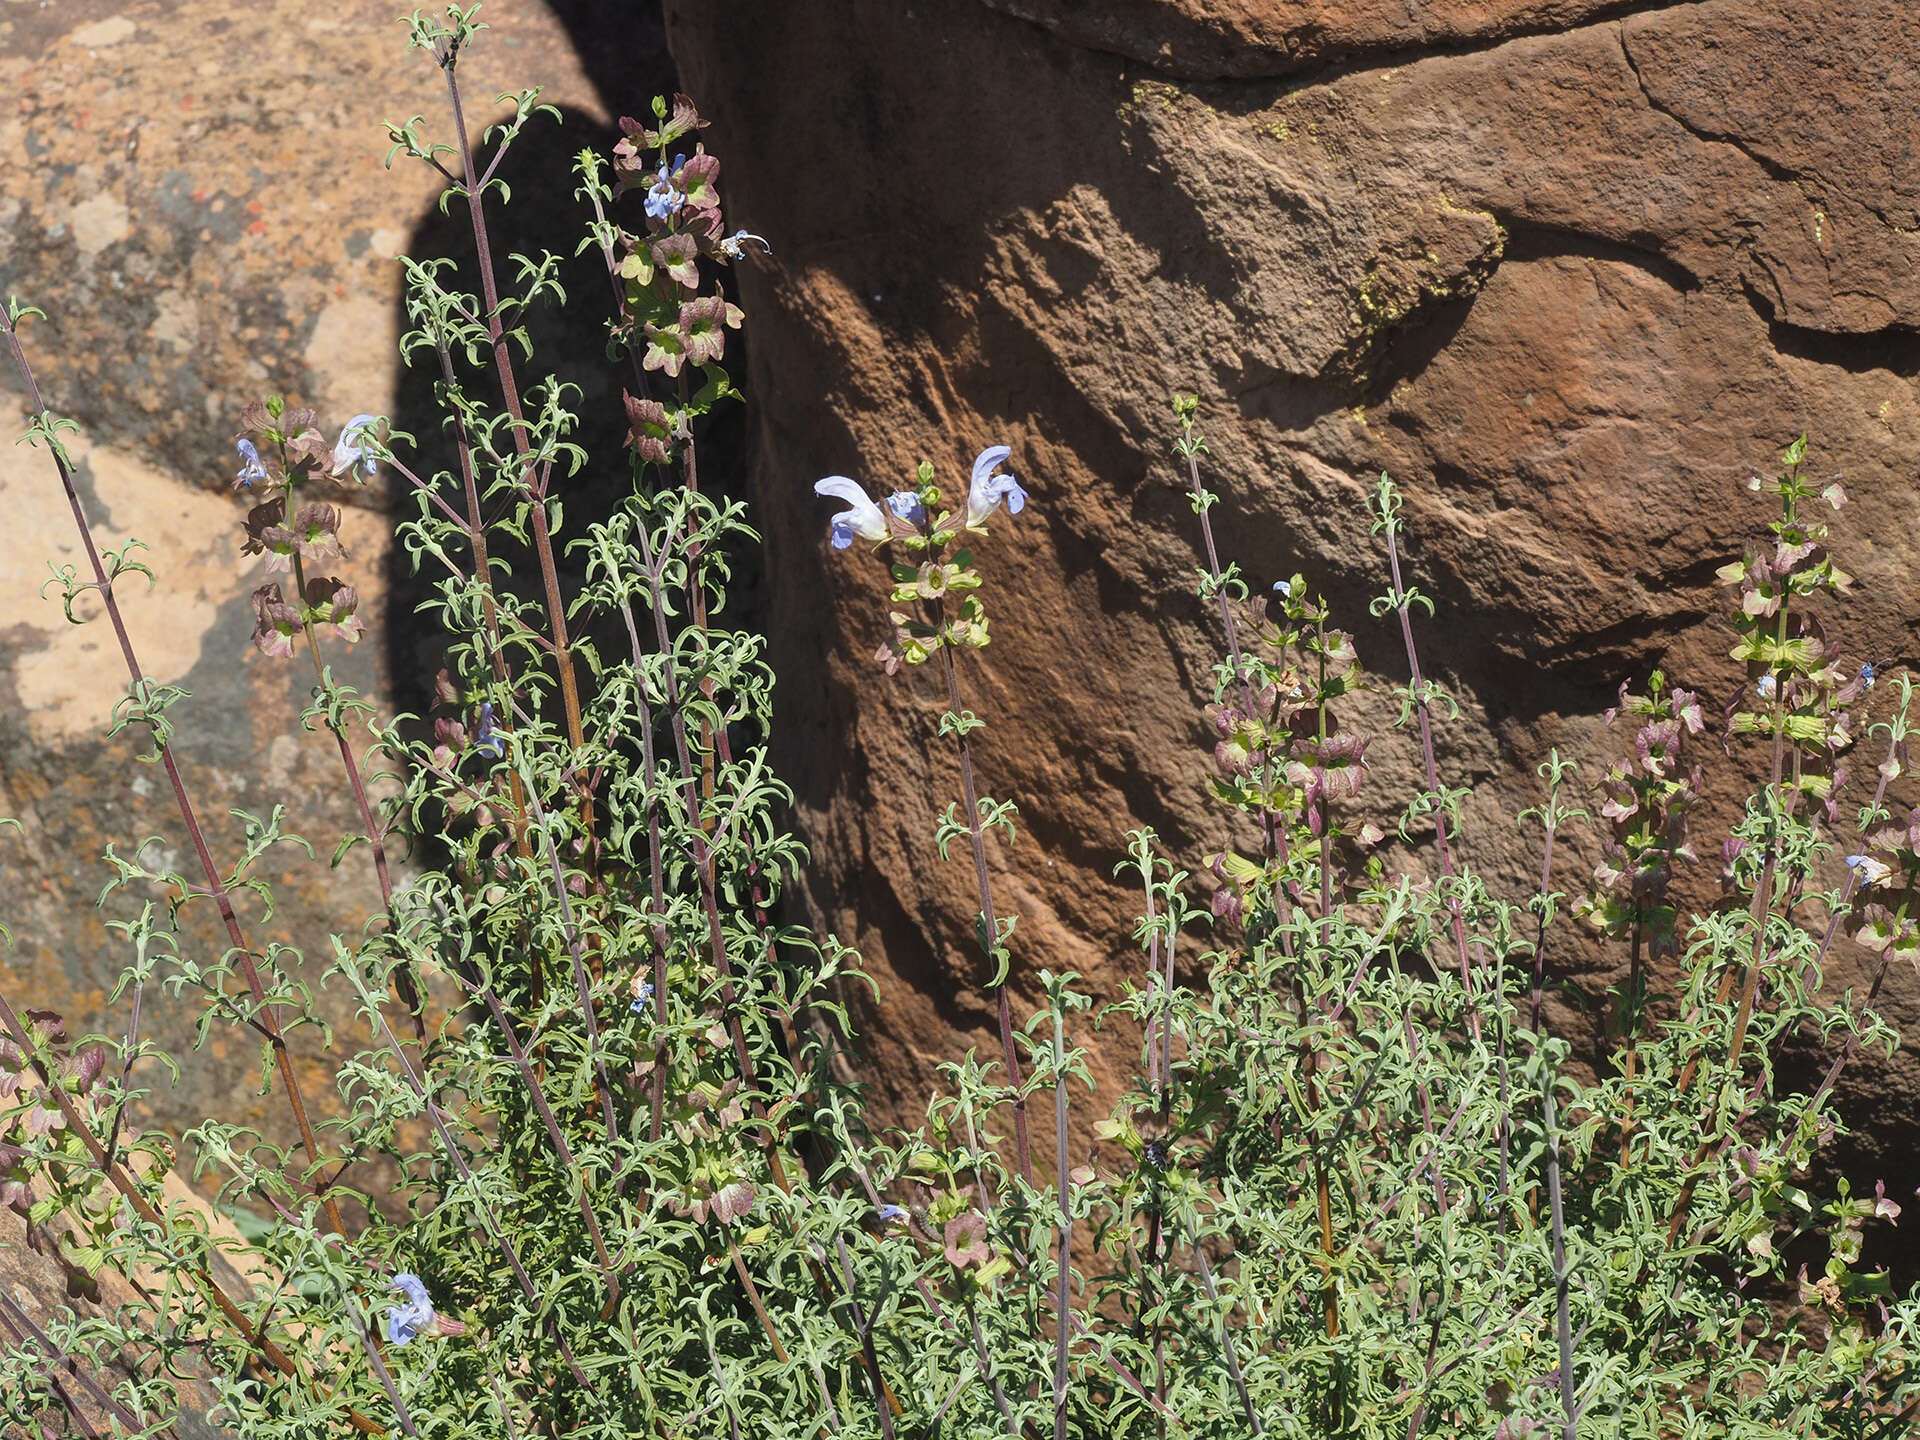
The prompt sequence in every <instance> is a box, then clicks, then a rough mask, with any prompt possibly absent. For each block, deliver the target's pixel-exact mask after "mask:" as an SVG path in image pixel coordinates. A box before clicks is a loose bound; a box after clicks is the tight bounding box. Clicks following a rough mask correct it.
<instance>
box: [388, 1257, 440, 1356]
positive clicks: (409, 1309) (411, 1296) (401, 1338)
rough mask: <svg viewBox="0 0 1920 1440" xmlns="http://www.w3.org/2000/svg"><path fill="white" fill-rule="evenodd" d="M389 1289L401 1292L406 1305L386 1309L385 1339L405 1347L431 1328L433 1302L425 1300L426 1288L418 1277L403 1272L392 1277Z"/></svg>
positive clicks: (432, 1322)
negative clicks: (405, 1299) (404, 1297)
mask: <svg viewBox="0 0 1920 1440" xmlns="http://www.w3.org/2000/svg"><path fill="white" fill-rule="evenodd" d="M391 1288H392V1289H395V1290H398V1291H400V1292H402V1293H403V1294H404V1295H405V1296H406V1297H407V1303H406V1304H404V1305H391V1306H389V1307H388V1308H387V1339H388V1340H389V1341H391V1342H392V1343H393V1344H395V1345H405V1344H406V1343H407V1342H408V1341H409V1340H413V1339H417V1338H418V1337H419V1335H420V1334H421V1332H422V1331H424V1330H427V1329H429V1328H430V1327H432V1326H433V1324H434V1318H435V1317H434V1313H433V1301H431V1300H429V1299H428V1298H427V1287H426V1286H425V1285H423V1284H421V1283H420V1277H419V1276H418V1275H413V1274H410V1273H408V1272H407V1271H405V1270H403V1271H401V1272H400V1273H399V1274H398V1275H396V1276H394V1277H393V1284H392V1286H391Z"/></svg>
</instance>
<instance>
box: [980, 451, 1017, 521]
mask: <svg viewBox="0 0 1920 1440" xmlns="http://www.w3.org/2000/svg"><path fill="white" fill-rule="evenodd" d="M1012 453H1013V451H1012V450H1011V449H1009V448H1008V447H1007V446H1005V445H989V446H988V447H987V448H986V449H984V450H982V451H981V452H980V454H979V455H978V456H977V457H975V459H974V462H973V481H972V483H971V484H970V485H969V486H968V487H967V528H968V529H969V530H977V529H979V528H980V527H981V526H982V525H984V524H985V523H986V519H987V517H988V516H989V515H991V514H992V513H993V512H994V511H995V510H998V509H999V508H1000V502H1001V501H1002V500H1004V501H1006V502H1007V513H1008V514H1009V515H1018V514H1019V513H1020V510H1021V507H1023V506H1024V505H1025V504H1026V503H1027V492H1026V491H1025V490H1022V489H1021V488H1020V482H1019V481H1018V480H1016V479H1014V478H1013V476H1011V475H996V474H995V473H994V471H996V470H998V469H999V468H1000V467H1001V466H1002V465H1003V464H1005V463H1006V459H1007V457H1008V456H1009V455H1011V454H1012Z"/></svg>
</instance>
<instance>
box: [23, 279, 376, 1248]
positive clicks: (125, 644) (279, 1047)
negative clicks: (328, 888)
mask: <svg viewBox="0 0 1920 1440" xmlns="http://www.w3.org/2000/svg"><path fill="white" fill-rule="evenodd" d="M0 330H5V331H6V335H7V345H8V348H9V349H10V350H11V351H12V352H13V362H14V365H15V367H16V368H17V369H18V370H19V372H20V379H21V382H22V383H23V384H24V385H25V386H26V390H27V398H28V401H29V404H30V406H31V408H32V410H33V413H34V414H36V415H38V416H41V417H45V416H46V415H47V413H48V412H47V406H46V402H45V401H44V400H43V399H41V397H40V384H39V382H38V381H37V380H36V379H35V378H34V374H33V367H32V366H31V365H29V364H28V363H27V355H26V351H25V350H24V349H22V348H21V345H20V336H19V332H18V331H17V330H16V329H15V326H14V322H13V320H12V319H11V318H10V317H9V316H8V314H7V311H6V308H5V307H4V306H0ZM48 448H49V449H50V450H51V452H52V455H53V463H54V468H55V469H56V470H58V471H59V473H60V484H61V487H62V488H63V489H64V490H65V491H66V496H67V506H68V508H69V509H70V510H71V511H72V512H73V523H74V528H75V529H76V530H77V531H78V532H79V535H80V548H81V549H82V550H84V551H85V552H86V556H87V561H88V563H89V565H91V567H92V569H93V576H94V586H93V588H94V589H95V590H96V591H97V592H98V594H99V596H100V600H101V603H102V604H103V605H104V606H105V607H106V612H107V619H108V621H109V622H110V623H111V625H112V627H113V635H114V639H115V640H116V641H118V642H119V645H120V654H121V658H122V659H123V660H125V662H126V666H127V674H128V675H129V677H130V678H131V681H132V684H133V685H134V686H135V687H136V688H138V687H140V686H142V685H144V684H146V683H147V675H146V672H145V670H143V669H142V668H141V665H140V659H139V657H138V656H137V655H136V654H135V653H134V649H133V639H132V637H131V636H130V635H129V634H128V632H127V625H126V621H125V620H124V619H123V618H122V617H121V614H120V605H119V602H118V600H116V599H115V598H114V593H113V581H112V580H111V579H110V578H109V577H108V575H107V569H106V564H105V562H104V561H102V559H101V558H100V549H99V546H98V545H96V544H95V543H94V538H93V527H92V526H91V525H90V524H89V523H88V521H87V512H86V508H85V506H83V505H82V504H81V501H80V492H79V490H78V489H76V488H75V486H74V481H73V472H72V470H71V469H70V468H69V467H68V464H67V457H66V453H65V451H64V450H62V449H61V448H60V447H59V446H58V445H57V444H55V443H53V441H52V439H51V437H49V446H48ZM153 742H154V749H155V750H156V751H157V752H158V753H159V757H160V764H161V766H162V768H164V769H165V771H166V774H167V783H168V784H169V785H170V786H171V787H172V788H173V799H174V804H175V805H176V806H177V807H178V809H179V811H180V819H181V821H182V823H183V824H184V825H185V826H186V830H187V837H188V839H189V840H190V841H191V843H192V845H193V852H194V856H195V858H197V859H198V860H199V862H200V871H201V874H202V875H204V876H205V877H206V882H207V894H209V895H210V896H212V897H213V902H214V905H215V906H216V907H217V908H218V909H219V911H220V918H221V920H222V922H224V924H225V925H226V930H227V938H228V939H229V940H231V941H232V942H233V952H234V958H235V959H236V960H237V961H238V963H239V966H240V973H241V975H242V977H243V978H244V979H245V980H246V982H247V989H248V990H249V991H250V992H252V995H253V1002H254V1005H255V1007H256V1008H257V1009H258V1011H259V1015H260V1020H261V1023H262V1024H263V1025H264V1026H265V1029H266V1032H267V1037H268V1039H269V1041H270V1043H271V1044H272V1046H273V1058H274V1063H275V1065H276V1067H277V1068H278V1069H279V1071H280V1083H281V1087H282V1089H283V1091H284V1092H285V1094H286V1097H287V1105H288V1108H289V1109H291V1110H292V1112H293V1120H294V1124H295V1126H296V1127H297V1128H298V1129H299V1131H300V1141H301V1144H302V1146H303V1147H304V1148H305V1149H306V1152H307V1160H308V1162H309V1163H310V1164H311V1165H314V1166H318V1165H319V1163H320V1142H319V1138H318V1137H317V1136H316V1134H315V1133H314V1128H313V1121H312V1120H311V1118H309V1116H308V1114H307V1103H306V1098H305V1096H304V1095H303V1094H302V1093H301V1090H300V1082H299V1080H298V1079H297V1078H296V1077H295V1075H294V1070H293V1057H292V1055H291V1053H290V1052H289V1051H288V1049H287V1042H286V1037H285V1035H284V1034H283V1033H282V1031H281V1028H280V1010H279V1006H278V1005H275V1004H271V1003H269V1002H268V1000H267V992H266V986H265V985H264V984H262V983H261V980H260V971H259V969H258V967H257V966H256V965H255V964H254V956H253V952H252V950H250V949H249V948H248V946H247V941H246V936H245V935H244V934H243V933H242V932H241V929H240V919H239V916H238V915H236V914H235V913H234V908H233V899H232V896H231V895H230V894H229V893H228V891H227V886H226V882H225V881H224V880H223V879H221V876H220V870H219V867H218V866H217V865H215V864H214V860H213V851H212V849H211V848H210V847H209V845H208V843H207V836H206V831H205V830H204V829H202V828H201V824H200V818H199V816H198V815H197V814H196V813H195V811H194V806H193V798H192V796H191V795H190V794H189V793H188V791H187V782H186V780H185V778H184V777H183V776H182V775H181V774H180V766H179V763H178V762H177V761H176V760H175V759H174V756H173V747H172V746H171V745H169V744H168V743H166V741H165V740H164V739H163V738H162V735H161V733H160V731H158V730H157V729H156V730H155V731H154V736H153ZM320 1204H321V1208H322V1209H323V1210H324V1211H325V1213H326V1217H327V1224H328V1225H329V1226H330V1227H331V1228H332V1229H333V1231H334V1233H335V1234H344V1233H345V1226H344V1225H343V1224H342V1222H341V1219H340V1207H339V1204H338V1202H337V1201H335V1200H334V1198H333V1196H332V1195H330V1194H322V1195H321V1196H320Z"/></svg>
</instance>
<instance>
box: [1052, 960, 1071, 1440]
mask: <svg viewBox="0 0 1920 1440" xmlns="http://www.w3.org/2000/svg"><path fill="white" fill-rule="evenodd" d="M1064 1006H1065V1000H1064V998H1063V997H1061V996H1055V997H1054V1004H1053V1126H1054V1152H1055V1153H1054V1168H1055V1175H1056V1185H1057V1186H1058V1189H1059V1193H1060V1243H1059V1256H1058V1259H1057V1261H1056V1264H1057V1266H1058V1269H1059V1272H1060V1273H1059V1286H1058V1288H1057V1289H1056V1290H1055V1292H1054V1299H1053V1318H1054V1326H1055V1330H1056V1331H1057V1336H1056V1339H1055V1348H1054V1359H1053V1440H1066V1436H1067V1341H1068V1338H1069V1335H1070V1327H1069V1326H1068V1324H1067V1310H1068V1308H1069V1303H1068V1302H1069V1296H1068V1286H1069V1284H1070V1283H1071V1281H1072V1278H1073V1178H1072V1176H1071V1175H1070V1174H1069V1173H1068V1164H1067V1162H1068V1155H1067V1051H1066V1029H1065V1016H1064V1013H1063V1011H1064Z"/></svg>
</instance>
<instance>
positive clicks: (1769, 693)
mask: <svg viewBox="0 0 1920 1440" xmlns="http://www.w3.org/2000/svg"><path fill="white" fill-rule="evenodd" d="M1753 688H1754V690H1755V691H1757V692H1758V693H1759V696H1760V698H1761V699H1762V700H1771V699H1773V697H1774V696H1776V695H1778V694H1779V693H1780V682H1779V681H1778V680H1776V679H1774V678H1773V676H1772V675H1771V674H1766V675H1762V676H1761V677H1760V678H1759V679H1758V680H1756V681H1754V684H1753Z"/></svg>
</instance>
